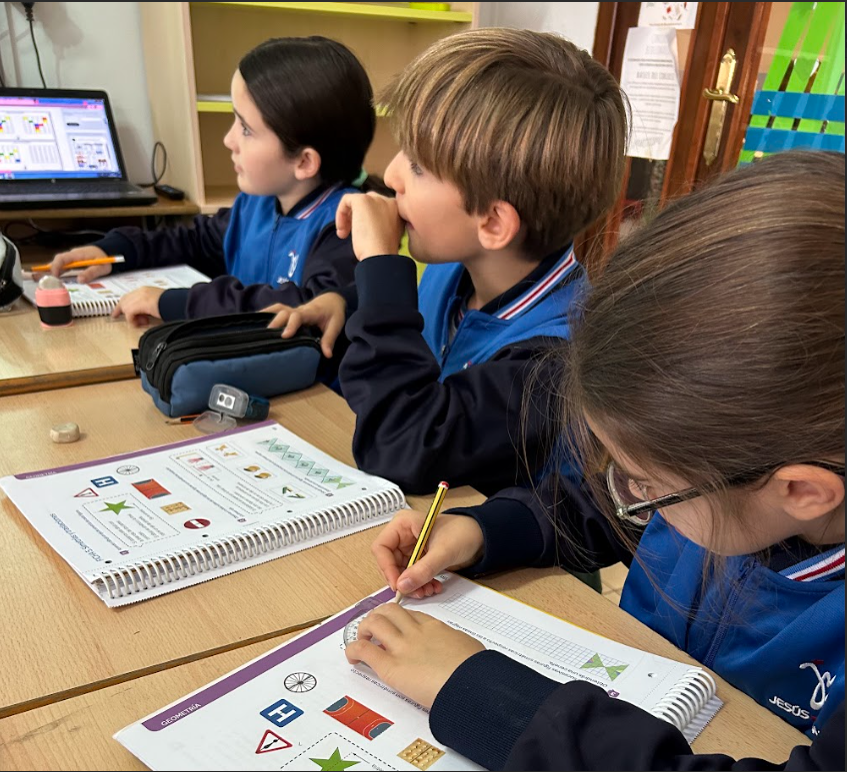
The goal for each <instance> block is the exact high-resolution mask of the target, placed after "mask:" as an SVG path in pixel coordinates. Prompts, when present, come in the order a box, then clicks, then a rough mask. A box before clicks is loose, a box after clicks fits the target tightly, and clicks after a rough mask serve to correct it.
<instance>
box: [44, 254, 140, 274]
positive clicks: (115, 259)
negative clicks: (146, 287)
mask: <svg viewBox="0 0 847 772" xmlns="http://www.w3.org/2000/svg"><path fill="white" fill-rule="evenodd" d="M122 262H124V256H123V255H112V256H111V257H92V258H91V259H90V260H74V261H73V262H72V263H68V264H67V265H66V266H65V269H66V270H70V269H72V268H88V266H89V265H111V264H112V263H122ZM51 265H52V263H45V264H44V265H34V266H33V267H32V268H31V269H30V270H31V271H32V272H33V273H46V272H47V271H49V270H50V266H51Z"/></svg>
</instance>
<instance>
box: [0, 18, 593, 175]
mask: <svg viewBox="0 0 847 772" xmlns="http://www.w3.org/2000/svg"><path fill="white" fill-rule="evenodd" d="M598 5H599V4H598V3H480V23H481V25H482V26H508V27H526V28H528V29H536V30H544V31H552V32H559V33H560V34H562V35H564V36H565V37H567V38H568V39H570V40H572V41H573V42H574V43H576V44H577V45H579V46H582V47H583V48H586V49H588V50H591V47H592V45H593V41H594V28H595V26H596V23H597V9H598ZM3 6H4V8H3V12H2V13H0V64H2V74H3V78H4V80H5V82H6V84H7V85H9V86H20V85H23V86H37V85H40V81H39V78H38V69H37V66H36V61H35V52H34V50H33V47H32V41H31V40H30V34H29V25H28V23H27V21H26V17H25V15H24V10H23V7H22V6H21V4H20V3H17V2H6V3H3ZM138 6H139V4H138V3H137V2H120V3H118V2H101V3H85V2H50V3H47V2H37V3H35V6H34V11H35V18H36V26H35V35H36V40H37V41H38V48H39V51H40V52H41V64H42V69H43V70H44V77H45V79H46V80H47V85H48V87H53V88H99V89H104V90H105V91H107V92H108V93H109V97H110V100H111V102H112V111H113V112H114V115H115V120H116V122H117V125H118V134H119V138H120V142H121V150H122V151H123V154H124V158H125V159H126V163H127V169H128V172H129V176H130V179H132V180H133V181H136V182H146V181H148V180H149V178H150V154H151V153H152V150H153V142H154V141H155V138H154V136H153V127H152V121H151V118H150V106H149V102H148V99H147V82H146V77H145V72H144V56H143V49H142V43H141V20H140V11H139V7H138Z"/></svg>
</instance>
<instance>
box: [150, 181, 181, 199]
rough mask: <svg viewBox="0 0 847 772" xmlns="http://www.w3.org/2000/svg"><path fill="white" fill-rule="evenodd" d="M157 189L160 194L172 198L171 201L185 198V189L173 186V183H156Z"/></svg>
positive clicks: (155, 187) (154, 187)
mask: <svg viewBox="0 0 847 772" xmlns="http://www.w3.org/2000/svg"><path fill="white" fill-rule="evenodd" d="M153 190H155V191H156V192H157V193H158V194H159V195H160V196H164V197H165V198H169V199H171V201H182V199H184V198H185V191H184V190H180V189H179V188H175V187H173V185H154V186H153Z"/></svg>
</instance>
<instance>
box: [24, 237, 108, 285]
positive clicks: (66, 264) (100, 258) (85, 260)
mask: <svg viewBox="0 0 847 772" xmlns="http://www.w3.org/2000/svg"><path fill="white" fill-rule="evenodd" d="M123 261H124V258H123V256H122V255H107V254H106V253H105V252H104V251H103V250H102V249H100V247H95V246H92V245H89V246H87V247H77V248H76V249H71V250H70V251H68V252H62V253H61V254H58V255H56V257H54V258H53V262H52V263H50V264H49V265H37V266H35V267H34V268H33V271H38V270H42V269H43V270H46V271H48V270H49V271H50V273H52V274H53V276H61V275H62V274H63V273H64V272H65V271H68V270H71V269H73V268H85V270H84V271H83V272H82V273H81V274H79V276H77V281H78V282H80V283H81V284H88V283H89V282H92V281H95V280H96V279H102V278H103V277H104V276H108V275H109V274H110V273H111V272H112V265H113V264H114V263H122V262H123Z"/></svg>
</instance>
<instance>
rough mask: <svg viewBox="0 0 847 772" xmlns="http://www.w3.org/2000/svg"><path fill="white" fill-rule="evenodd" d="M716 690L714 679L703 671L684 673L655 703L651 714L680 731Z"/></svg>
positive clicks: (704, 705) (695, 715)
mask: <svg viewBox="0 0 847 772" xmlns="http://www.w3.org/2000/svg"><path fill="white" fill-rule="evenodd" d="M717 690H718V685H717V684H716V683H715V679H714V678H712V676H711V675H710V674H709V673H707V672H706V671H705V670H692V671H690V672H689V673H686V674H685V676H683V678H681V679H680V681H679V683H677V684H675V685H674V686H673V687H672V688H671V689H669V690H668V693H667V694H666V695H665V696H664V697H662V699H661V700H659V702H658V703H656V707H655V708H653V710H652V713H653V715H654V716H656V717H657V718H661V719H664V720H665V721H668V722H669V723H671V724H673V725H674V726H675V727H676V728H677V729H679V730H680V731H682V730H683V729H685V727H687V726H688V725H689V724H690V723H691V722H692V721H694V719H695V718H696V717H697V715H698V714H699V713H700V711H701V710H703V708H705V707H706V704H707V703H708V702H709V700H711V699H712V697H714V696H715V693H716V692H717Z"/></svg>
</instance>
